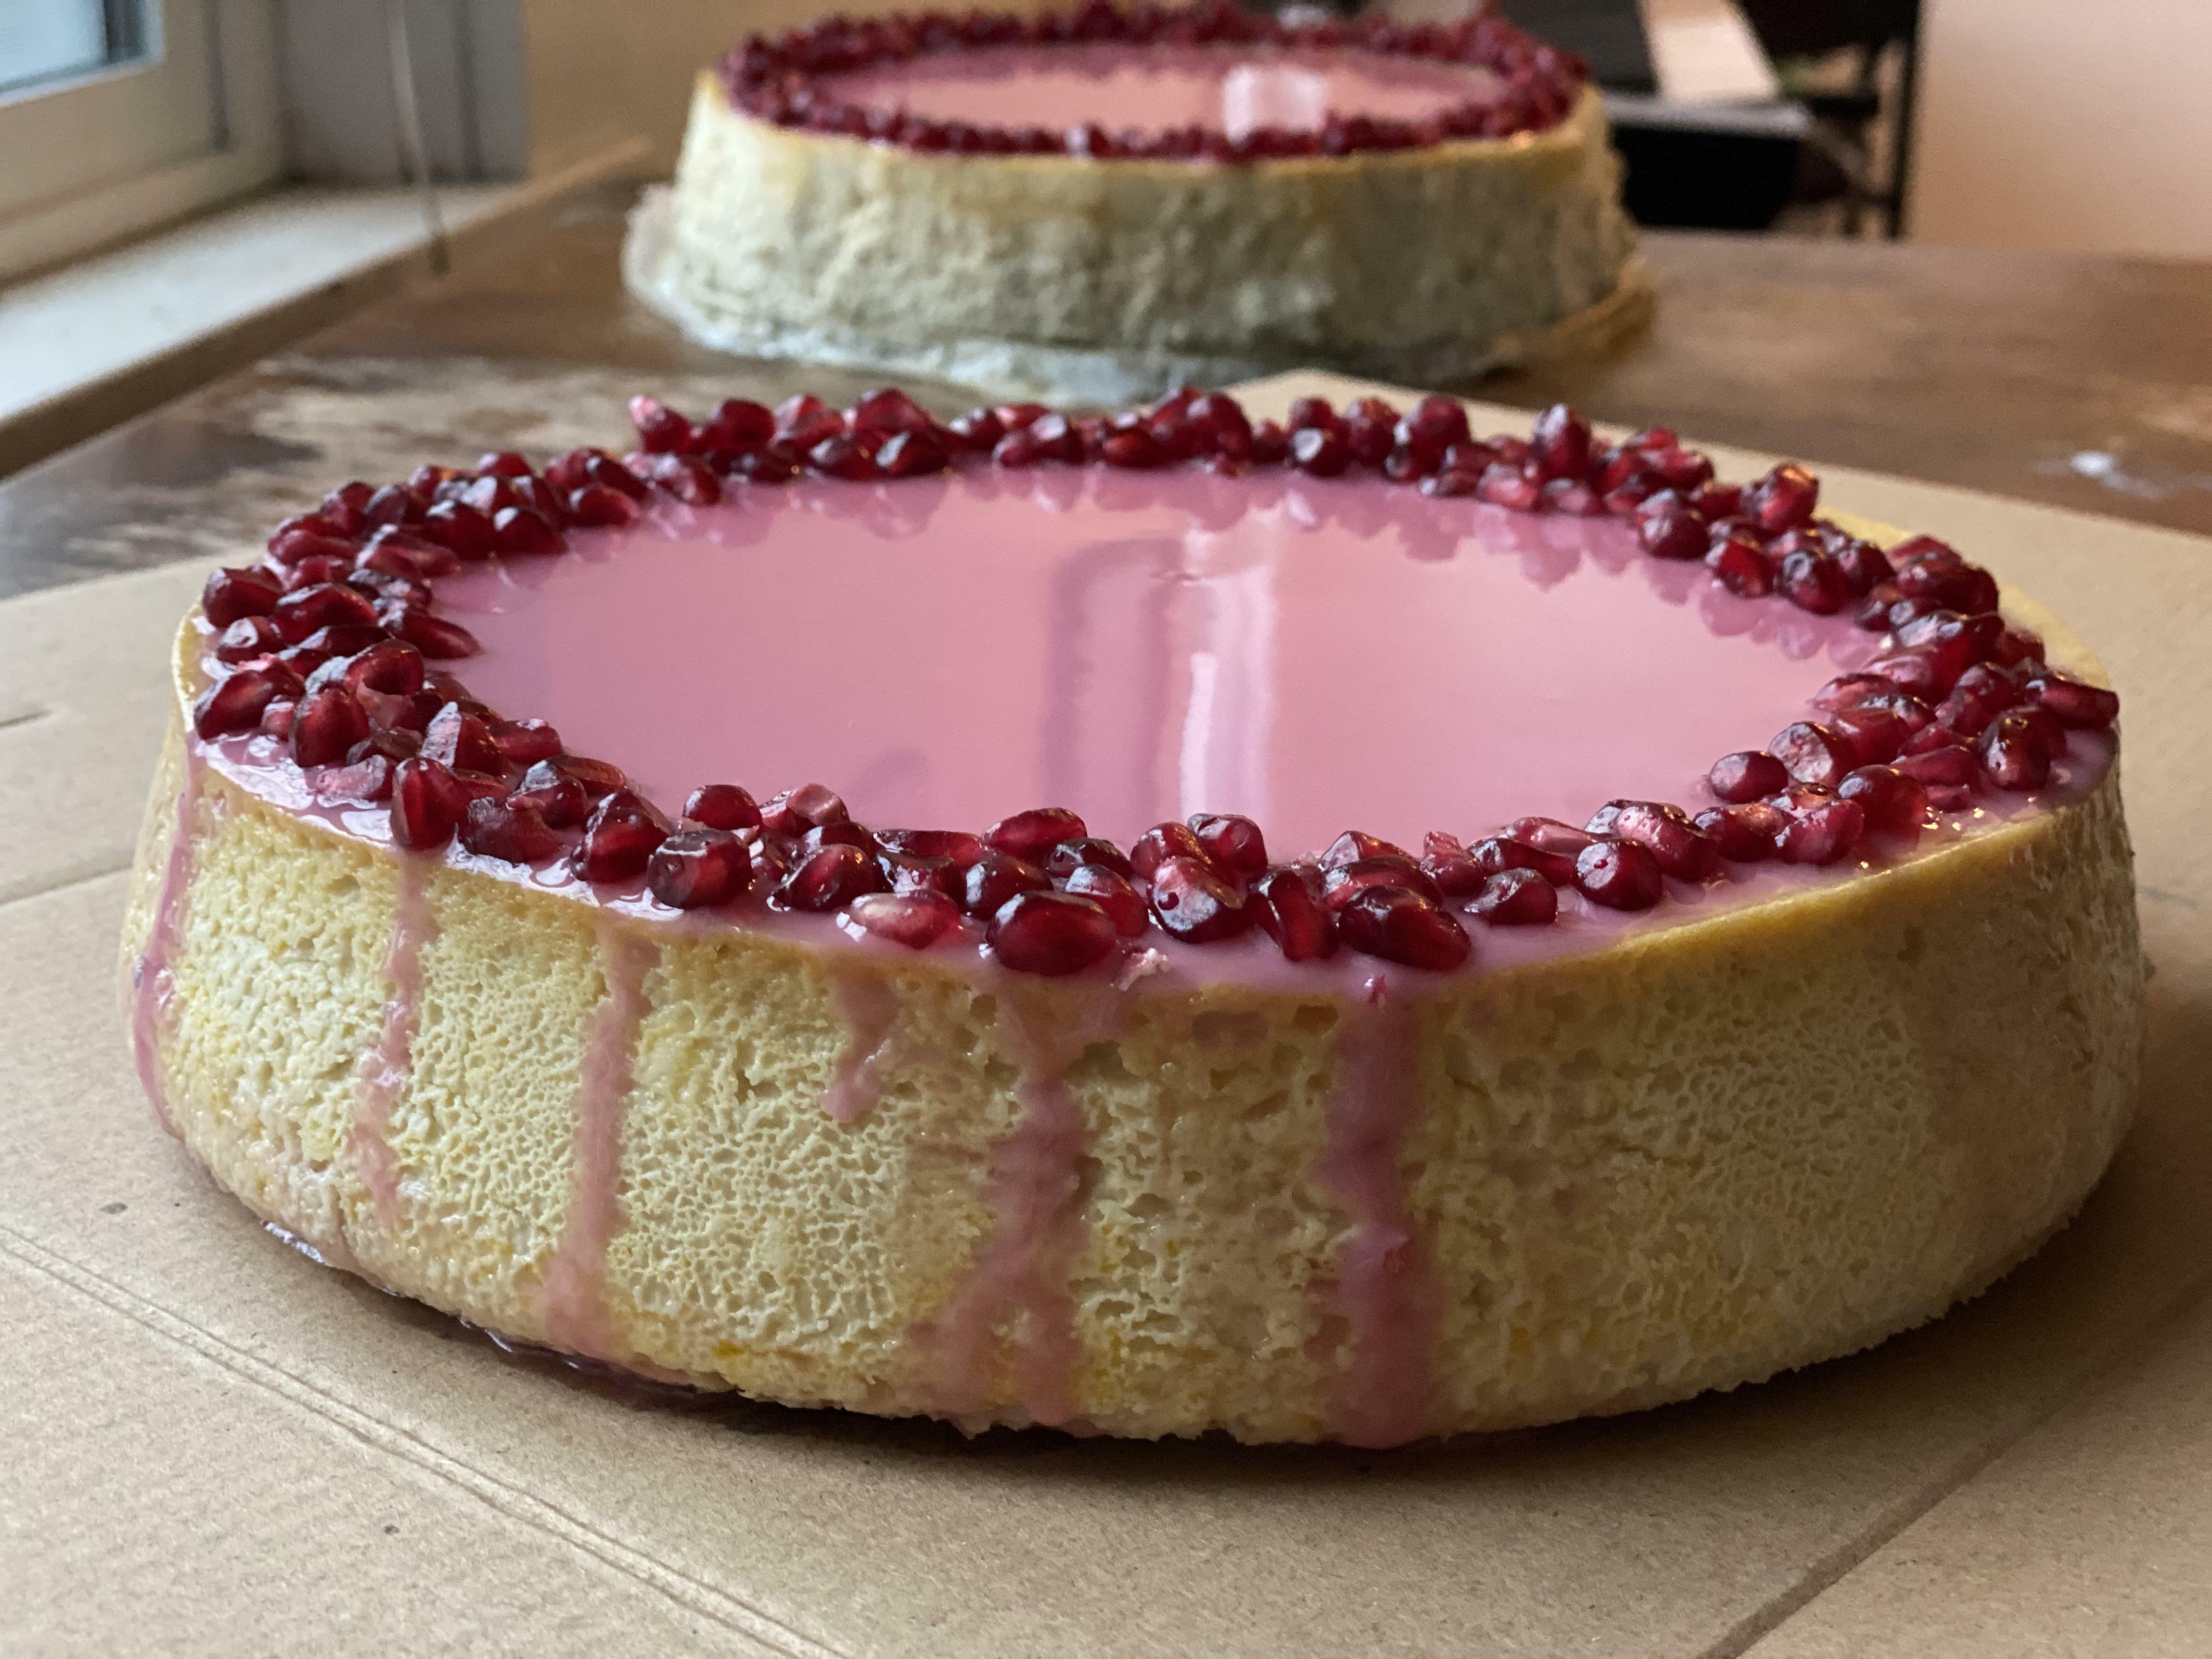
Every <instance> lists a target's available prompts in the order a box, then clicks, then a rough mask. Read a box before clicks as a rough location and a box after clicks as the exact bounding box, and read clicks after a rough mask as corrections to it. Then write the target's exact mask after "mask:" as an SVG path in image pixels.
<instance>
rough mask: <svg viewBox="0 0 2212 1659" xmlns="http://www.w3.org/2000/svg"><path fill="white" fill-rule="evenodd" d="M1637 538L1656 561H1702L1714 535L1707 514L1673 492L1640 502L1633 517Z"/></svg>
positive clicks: (1666, 492)
mask: <svg viewBox="0 0 2212 1659" xmlns="http://www.w3.org/2000/svg"><path fill="white" fill-rule="evenodd" d="M1632 520H1633V522H1634V524H1635V526H1636V539H1637V542H1638V544H1639V545H1640V546H1642V548H1643V549H1644V551H1645V552H1646V553H1649V554H1650V556H1652V557H1653V558H1655V559H1701V558H1703V557H1705V548H1706V545H1707V543H1708V540H1709V538H1710V536H1711V523H1710V521H1709V520H1707V519H1706V517H1705V514H1704V513H1700V512H1699V511H1698V509H1697V508H1696V507H1692V506H1691V505H1690V503H1689V502H1688V501H1685V500H1684V499H1683V498H1682V497H1681V496H1680V495H1676V494H1675V493H1674V491H1673V490H1671V489H1662V490H1661V491H1660V492H1659V493H1658V494H1657V495H1653V496H1650V497H1649V498H1648V499H1646V500H1645V501H1643V502H1641V503H1639V504H1638V507H1637V509H1636V511H1635V513H1634V514H1633V515H1632Z"/></svg>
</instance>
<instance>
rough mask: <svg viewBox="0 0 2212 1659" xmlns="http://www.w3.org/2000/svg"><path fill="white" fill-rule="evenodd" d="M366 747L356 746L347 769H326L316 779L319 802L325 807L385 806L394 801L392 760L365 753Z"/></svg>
mask: <svg viewBox="0 0 2212 1659" xmlns="http://www.w3.org/2000/svg"><path fill="white" fill-rule="evenodd" d="M367 747H368V745H367V744H355V745H354V747H353V752H352V753H351V754H349V756H348V757H347V758H346V761H345V763H344V764H343V766H326V767H325V768H323V769H322V770H321V771H320V772H319V773H318V774H317V775H316V777H315V781H314V796H315V799H317V800H318V801H319V802H321V803H322V804H323V805H325V806H333V805H343V804H345V803H348V802H351V803H353V804H354V805H361V806H381V805H383V804H384V803H385V802H386V801H388V800H390V799H392V787H393V779H392V757H391V756H389V755H386V754H380V753H378V752H376V751H375V750H369V751H368V753H365V754H364V753H363V752H362V750H364V749H366V748H367Z"/></svg>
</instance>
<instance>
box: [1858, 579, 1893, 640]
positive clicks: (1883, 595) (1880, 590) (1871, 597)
mask: <svg viewBox="0 0 2212 1659" xmlns="http://www.w3.org/2000/svg"><path fill="white" fill-rule="evenodd" d="M1902 597H1903V596H1902V595H1901V594H1899V592H1898V591H1897V586H1896V584H1894V583H1893V582H1881V583H1877V584H1876V585H1875V586H1873V587H1871V588H1869V590H1868V591H1867V593H1866V597H1865V598H1863V599H1861V600H1860V601H1859V602H1858V605H1857V607H1856V608H1854V609H1853V611H1851V621H1852V623H1854V624H1856V625H1857V626H1858V627H1860V628H1863V629H1866V630H1867V632H1869V634H1881V633H1886V632H1887V631H1888V629H1889V627H1890V620H1889V611H1890V607H1891V606H1892V605H1895V604H1896V603H1897V602H1898V601H1899V599H1901V598H1902Z"/></svg>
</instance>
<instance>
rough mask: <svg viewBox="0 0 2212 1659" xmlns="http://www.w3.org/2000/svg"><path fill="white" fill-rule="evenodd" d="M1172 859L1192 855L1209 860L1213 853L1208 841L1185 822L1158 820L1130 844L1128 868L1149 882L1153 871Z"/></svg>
mask: <svg viewBox="0 0 2212 1659" xmlns="http://www.w3.org/2000/svg"><path fill="white" fill-rule="evenodd" d="M1169 859H1189V860H1194V861H1195V862H1197V863H1200V864H1210V863H1211V862H1212V855H1211V854H1208V853H1207V852H1206V843H1205V842H1201V841H1200V840H1199V838H1198V837H1197V836H1195V835H1194V834H1193V833H1192V832H1191V829H1190V826H1189V825H1188V824H1182V823H1156V824H1154V825H1153V826H1152V828H1151V829H1147V830H1146V831H1145V833H1144V834H1143V835H1141V836H1138V837H1137V839H1136V842H1135V843H1134V844H1133V846H1132V847H1131V848H1129V871H1130V873H1131V874H1132V875H1133V876H1135V877H1136V878H1137V879H1138V880H1139V881H1146V882H1149V881H1150V880H1151V879H1152V874H1153V872H1155V871H1157V870H1158V868H1159V867H1160V866H1161V865H1162V864H1163V863H1164V862H1165V861H1166V860H1169Z"/></svg>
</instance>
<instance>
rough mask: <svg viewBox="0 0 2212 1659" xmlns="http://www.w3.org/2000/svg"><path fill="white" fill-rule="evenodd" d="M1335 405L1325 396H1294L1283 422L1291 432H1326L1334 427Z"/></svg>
mask: <svg viewBox="0 0 2212 1659" xmlns="http://www.w3.org/2000/svg"><path fill="white" fill-rule="evenodd" d="M1336 423H1337V422H1336V406H1335V405H1334V404H1331V403H1330V402H1329V400H1328V398H1293V399H1291V412H1290V416H1289V418H1288V420H1287V421H1286V422H1285V424H1286V425H1287V426H1288V427H1289V428H1290V429H1291V431H1292V432H1314V431H1321V432H1328V431H1334V430H1335V428H1336Z"/></svg>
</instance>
